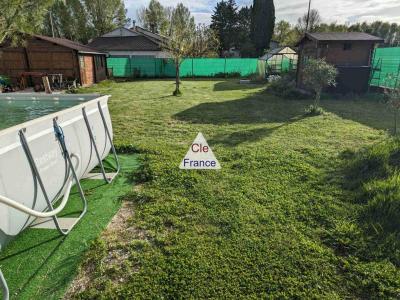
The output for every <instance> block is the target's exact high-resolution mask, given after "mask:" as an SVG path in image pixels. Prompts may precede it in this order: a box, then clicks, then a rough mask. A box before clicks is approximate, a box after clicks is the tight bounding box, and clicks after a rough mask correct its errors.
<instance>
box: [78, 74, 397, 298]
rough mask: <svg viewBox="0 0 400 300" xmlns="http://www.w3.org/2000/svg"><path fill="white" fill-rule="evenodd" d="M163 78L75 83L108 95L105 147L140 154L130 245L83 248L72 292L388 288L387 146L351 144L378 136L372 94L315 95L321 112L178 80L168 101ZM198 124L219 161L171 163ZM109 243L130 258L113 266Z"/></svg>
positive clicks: (127, 294) (392, 206)
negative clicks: (83, 269) (84, 276)
mask: <svg viewBox="0 0 400 300" xmlns="http://www.w3.org/2000/svg"><path fill="white" fill-rule="evenodd" d="M173 88H174V87H173V82H172V81H162V80H160V81H146V82H145V81H139V82H130V83H119V84H116V83H112V82H106V83H103V84H100V85H98V86H95V87H93V88H91V89H88V90H87V92H100V93H107V94H111V95H112V96H113V97H112V100H111V102H110V108H111V113H112V116H113V124H114V130H115V133H116V143H117V144H118V145H119V146H120V147H135V148H136V149H139V150H140V151H141V152H142V153H143V159H144V161H145V163H144V164H143V166H144V168H143V170H142V171H143V174H144V176H141V178H140V179H141V181H146V180H148V181H147V182H145V183H144V184H143V187H142V189H140V190H138V191H136V192H134V193H131V194H129V196H128V197H127V200H129V201H132V202H133V203H134V204H135V216H134V217H132V218H131V220H130V221H129V224H128V225H129V226H133V227H134V228H136V230H135V231H133V232H132V234H131V242H130V243H128V244H126V243H123V244H121V243H118V242H116V241H115V239H113V240H112V241H98V242H97V243H96V244H95V245H93V247H92V249H91V251H90V252H89V253H88V256H87V261H86V264H87V265H89V264H90V262H96V263H95V264H90V265H92V266H93V265H95V268H94V270H92V274H91V280H90V282H89V283H88V286H87V288H86V290H85V291H82V292H80V293H78V294H76V295H75V297H76V298H81V299H89V298H92V299H94V298H96V299H99V298H103V299H109V298H124V299H129V298H131V299H133V298H135V299H141V298H142V299H151V298H168V299H175V298H183V299H184V298H194V299H197V298H224V299H225V298H235V299H236V298H260V297H271V298H399V297H400V268H399V267H400V264H399V260H398V258H399V251H400V248H399V244H398V240H399V239H398V238H399V236H398V232H399V230H398V219H397V220H396V217H397V216H398V215H397V211H396V209H397V208H398V199H399V198H398V190H397V187H398V175H397V174H398V173H397V171H396V170H397V169H395V168H391V167H390V168H391V169H390V170H388V167H387V166H386V164H390V157H397V156H395V155H394V156H391V155H392V154H390V155H387V154H385V155H383V156H384V158H379V155H378V157H377V158H371V157H373V155H372V154H367V160H365V159H364V158H362V157H363V156H362V154H359V155H361V156H359V155H358V154H354V153H358V152H360V151H362V148H364V147H372V145H374V144H379V143H382V141H384V140H385V139H387V134H386V133H385V132H384V131H383V130H382V129H387V128H389V127H390V126H391V120H392V118H391V115H390V114H389V113H388V112H387V111H386V109H385V107H384V105H383V104H381V103H378V102H376V101H373V100H364V99H356V100H323V101H322V106H323V107H324V109H325V111H326V113H325V114H323V115H320V116H314V117H311V116H309V117H308V116H305V115H304V110H305V108H306V107H307V106H308V105H309V104H311V102H312V101H308V100H299V101H293V99H292V100H283V99H280V98H277V97H274V96H272V95H270V94H268V93H267V92H265V91H264V87H263V86H254V85H252V86H245V85H240V84H238V83H237V82H236V81H209V80H204V81H200V80H199V81H184V82H183V92H184V93H183V96H182V97H179V98H176V97H172V96H169V95H170V94H171V91H172V90H173ZM199 131H200V132H202V133H203V134H204V135H205V137H206V138H207V139H208V142H209V144H210V146H211V147H212V148H213V151H214V153H215V155H216V156H217V158H218V159H219V161H220V163H221V165H222V170H220V171H182V170H179V169H178V166H179V163H180V160H181V159H182V158H183V156H184V155H185V153H186V151H187V149H188V147H189V144H190V143H191V142H192V140H193V139H194V138H195V136H196V135H197V133H198V132H199ZM390 147H391V146H390ZM390 147H389V148H390ZM396 147H397V146H396ZM371 149H372V148H371ZM390 149H392V148H390ZM393 149H395V148H393ZM370 151H372V152H368V153H373V152H374V151H375V150H370ZM382 151H383V150H382ZM385 151H386V150H385ZM385 151H383V152H385ZM352 153H353V154H352ZM385 153H386V152H385ZM390 153H392V150H390ZM368 157H369V158H368ZM370 158H371V159H370ZM350 161H352V162H350ZM365 165H367V166H368V167H367V170H366V172H368V173H370V174H376V175H373V176H372V177H370V176H371V175H368V176H365V175H363V174H364V171H365V170H364V169H363V168H364V166H365ZM369 165H371V166H370V167H369ZM349 169H350V171H349ZM371 170H374V171H371ZM388 196H390V197H388ZM366 197H367V198H366ZM388 216H390V219H388V220H386V219H385V218H386V217H388ZM378 224H379V226H378ZM373 228H376V230H377V231H376V232H375V233H374V232H372V231H371V230H372V229H373ZM138 231H140V232H141V234H140V235H138V234H137V232H138ZM129 232H130V231H129ZM382 232H384V234H385V236H384V237H381V236H380V235H381V233H382ZM128 234H130V233H128ZM118 249H119V250H120V251H122V252H124V253H125V252H128V253H129V255H128V256H127V258H126V259H125V260H124V262H123V265H118V266H115V265H113V264H112V263H110V262H109V261H108V260H107V255H108V253H109V252H110V251H116V250H118ZM84 265H85V264H84Z"/></svg>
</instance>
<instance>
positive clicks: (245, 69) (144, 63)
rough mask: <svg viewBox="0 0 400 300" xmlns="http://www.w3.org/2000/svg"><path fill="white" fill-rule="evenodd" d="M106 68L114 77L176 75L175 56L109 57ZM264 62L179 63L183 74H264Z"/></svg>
mask: <svg viewBox="0 0 400 300" xmlns="http://www.w3.org/2000/svg"><path fill="white" fill-rule="evenodd" d="M107 67H108V69H110V70H111V71H112V75H113V76H114V77H135V78H146V77H148V78H165V77H175V74H176V73H175V64H174V62H173V60H172V59H164V58H152V57H131V58H129V57H109V58H108V59H107ZM263 70H265V62H263V61H259V60H258V59H256V58H226V59H225V58H187V59H184V60H183V62H182V64H181V66H180V74H181V77H220V76H221V77H223V76H231V75H232V76H233V75H236V76H249V75H252V74H256V73H257V74H264V73H263Z"/></svg>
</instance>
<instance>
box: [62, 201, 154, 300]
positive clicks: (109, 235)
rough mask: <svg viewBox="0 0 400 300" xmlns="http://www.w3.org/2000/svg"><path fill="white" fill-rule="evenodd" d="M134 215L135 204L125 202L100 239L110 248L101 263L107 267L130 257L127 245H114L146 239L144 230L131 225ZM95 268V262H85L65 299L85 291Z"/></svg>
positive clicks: (121, 262)
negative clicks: (133, 239)
mask: <svg viewBox="0 0 400 300" xmlns="http://www.w3.org/2000/svg"><path fill="white" fill-rule="evenodd" d="M133 216H134V205H133V204H132V203H131V202H124V203H123V204H122V207H121V208H120V210H119V211H118V213H117V214H116V215H115V216H114V218H113V219H112V220H111V222H110V223H109V224H108V226H107V228H106V230H105V231H104V232H103V233H102V234H101V236H100V239H101V240H102V241H104V242H105V243H106V245H107V249H108V254H107V256H106V257H104V258H103V259H102V262H101V263H102V264H105V265H107V267H112V266H120V265H122V264H123V262H124V261H125V260H126V259H128V258H129V252H126V251H124V250H123V249H124V248H125V247H118V248H117V249H116V248H115V247H114V246H113V245H115V244H118V245H119V246H123V245H125V244H127V243H129V242H130V241H131V240H132V238H137V239H144V240H145V239H146V235H145V233H144V232H142V231H140V230H137V229H136V228H134V227H132V226H130V224H129V220H130V219H132V217H133ZM125 249H126V248H125ZM95 269H96V265H95V263H87V264H85V265H84V266H83V267H82V268H81V269H80V271H79V274H78V275H77V277H76V278H75V279H74V281H73V282H72V283H71V285H70V286H69V288H68V290H67V292H66V294H65V296H64V299H66V300H67V299H74V295H77V294H79V293H80V292H83V291H85V290H86V289H87V288H88V287H89V285H90V283H91V282H92V280H93V273H94V271H95Z"/></svg>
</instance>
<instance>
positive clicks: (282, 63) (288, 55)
mask: <svg viewBox="0 0 400 300" xmlns="http://www.w3.org/2000/svg"><path fill="white" fill-rule="evenodd" d="M297 58H298V55H297V52H296V50H294V49H293V48H291V47H278V48H274V49H272V50H269V51H268V52H267V53H265V54H264V55H263V56H261V57H260V58H259V59H260V60H263V61H266V63H267V69H266V71H267V74H269V75H271V74H281V73H282V72H287V71H290V70H294V69H296V68H297Z"/></svg>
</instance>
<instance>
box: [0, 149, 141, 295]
mask: <svg viewBox="0 0 400 300" xmlns="http://www.w3.org/2000/svg"><path fill="white" fill-rule="evenodd" d="M120 161H121V166H122V170H121V175H119V176H118V177H117V178H116V179H115V180H114V182H112V183H111V184H110V185H108V184H105V183H104V181H102V180H83V181H82V186H83V189H84V191H85V194H86V196H87V200H88V212H87V214H86V215H85V216H84V218H83V219H82V220H81V221H80V223H79V224H78V225H77V226H76V227H75V228H74V229H73V231H71V233H70V234H69V235H68V236H67V237H61V236H60V234H59V233H58V232H57V231H56V230H47V229H31V228H29V229H27V230H25V231H24V232H23V233H22V234H20V235H19V236H18V237H17V238H16V239H15V240H14V241H12V242H11V243H10V244H9V245H8V246H7V247H6V248H5V250H4V251H3V252H2V253H1V256H0V267H1V269H2V271H3V273H4V276H5V277H6V279H7V281H8V284H9V288H10V292H11V299H59V298H62V297H63V295H64V292H65V290H66V288H67V287H68V285H69V283H70V282H71V281H72V279H73V278H74V276H75V275H76V273H77V269H78V266H79V263H80V261H81V258H82V255H83V254H84V252H85V251H86V250H87V249H88V247H89V246H90V244H91V241H93V240H94V239H95V238H96V237H98V236H99V235H100V233H101V232H102V231H103V230H104V228H105V227H106V226H107V224H108V223H109V222H110V220H111V219H112V217H113V216H114V215H115V213H116V212H117V211H118V209H119V208H120V206H121V201H120V199H119V198H120V197H121V196H123V195H124V194H126V193H128V192H129V191H130V190H131V189H132V182H131V181H130V179H128V178H129V174H130V173H131V172H133V171H134V170H135V169H137V168H138V165H139V163H138V160H137V156H136V155H120ZM80 209H81V202H80V198H79V196H78V194H77V193H76V189H75V188H74V190H73V194H72V197H71V199H70V201H69V203H68V206H67V207H66V209H65V211H63V214H62V215H68V216H71V215H74V214H76V212H77V211H79V210H80Z"/></svg>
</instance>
